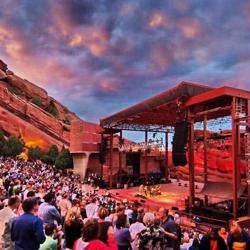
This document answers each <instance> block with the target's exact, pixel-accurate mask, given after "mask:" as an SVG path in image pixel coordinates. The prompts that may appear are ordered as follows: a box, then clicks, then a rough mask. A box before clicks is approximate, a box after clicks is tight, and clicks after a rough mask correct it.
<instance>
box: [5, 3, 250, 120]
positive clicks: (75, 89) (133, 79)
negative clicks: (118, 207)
mask: <svg viewBox="0 0 250 250" xmlns="http://www.w3.org/2000/svg"><path fill="white" fill-rule="evenodd" d="M249 8H250V5H249V4H248V3H247V2H246V1H244V0H237V1H216V0H204V1H195V0H190V1H189V0H182V1H167V0H157V1H155V0H147V1H144V0H138V1H134V0H127V1H123V0H114V1H113V0H112V1H108V0H107V1H106V0H95V1H93V0H72V1H71V0H70V1H68V0H61V1H51V0H36V1H30V0H22V1H17V0H8V1H6V0H3V1H2V2H1V9H0V59H2V60H3V61H5V62H6V63H7V64H8V66H9V69H10V70H13V71H14V72H15V73H16V74H17V75H20V76H21V77H23V78H25V79H28V80H29V81H31V82H33V83H35V84H37V85H39V86H41V87H43V88H45V89H46V90H47V91H48V93H49V94H50V95H52V96H53V97H54V98H55V99H58V100H59V101H61V102H62V103H63V104H64V105H66V106H68V107H69V108H70V109H71V110H73V111H74V112H76V113H77V114H78V115H79V116H81V117H82V118H84V119H86V120H89V121H93V122H98V120H99V118H100V117H103V116H107V115H109V114H110V113H112V112H115V111H118V110H119V109H121V108H124V107H126V106H128V105H130V104H132V103H136V102H138V101H140V100H142V99H144V98H146V97H149V96H152V95H154V94H156V93H158V92H161V91H163V90H166V89H167V88H170V87H172V86H174V85H175V84H176V83H178V82H179V81H182V80H183V79H185V80H190V81H195V82H203V83H205V84H208V85H210V86H217V85H218V84H219V85H225V84H229V85H232V86H238V87H244V88H247V89H250V85H249V83H248V79H249V78H250V73H249V70H248V69H249V66H250V48H249V44H250V33H249V22H250V18H249V16H250V15H249ZM90 106H91V107H94V109H93V110H94V111H93V110H92V109H91V110H89V108H88V107H90Z"/></svg>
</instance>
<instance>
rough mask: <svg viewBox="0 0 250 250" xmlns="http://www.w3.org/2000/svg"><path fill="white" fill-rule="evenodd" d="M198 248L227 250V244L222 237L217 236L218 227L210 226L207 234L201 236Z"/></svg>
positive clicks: (203, 249)
mask: <svg viewBox="0 0 250 250" xmlns="http://www.w3.org/2000/svg"><path fill="white" fill-rule="evenodd" d="M199 249H202V250H227V245H226V243H225V241H224V239H223V238H222V237H220V236H219V233H218V228H212V229H211V231H210V232H209V233H208V234H206V235H204V236H203V237H202V239H201V242H200V248H199Z"/></svg>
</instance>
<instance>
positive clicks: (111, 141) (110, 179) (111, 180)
mask: <svg viewBox="0 0 250 250" xmlns="http://www.w3.org/2000/svg"><path fill="white" fill-rule="evenodd" d="M113 139H114V134H113V132H111V133H110V144H109V170H110V171H109V188H112V187H113Z"/></svg>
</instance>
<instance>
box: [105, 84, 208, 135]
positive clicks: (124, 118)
mask: <svg viewBox="0 0 250 250" xmlns="http://www.w3.org/2000/svg"><path fill="white" fill-rule="evenodd" d="M209 90H212V88H211V87H208V86H205V85H201V84H195V83H191V82H185V81H184V82H181V83H180V84H179V85H177V86H176V87H174V88H171V89H169V90H167V91H164V92H162V93H161V94H159V95H156V96H153V97H151V98H149V99H146V100H145V101H142V102H140V103H138V104H136V105H133V106H131V107H129V108H127V109H124V110H122V111H120V112H118V113H115V114H113V115H111V116H109V117H106V118H104V119H101V126H102V127H103V128H106V129H117V130H121V129H124V130H142V131H143V130H147V131H162V132H166V131H167V130H170V129H171V127H173V126H174V125H175V122H176V114H177V111H178V105H177V103H178V101H179V100H180V101H185V100H187V99H189V98H190V97H193V96H196V95H198V94H201V93H204V92H207V91H209Z"/></svg>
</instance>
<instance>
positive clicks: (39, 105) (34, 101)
mask: <svg viewBox="0 0 250 250" xmlns="http://www.w3.org/2000/svg"><path fill="white" fill-rule="evenodd" d="M31 102H32V103H33V104H35V105H36V106H38V107H40V108H43V105H42V101H41V98H40V96H35V97H34V98H33V99H32V100H31Z"/></svg>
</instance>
